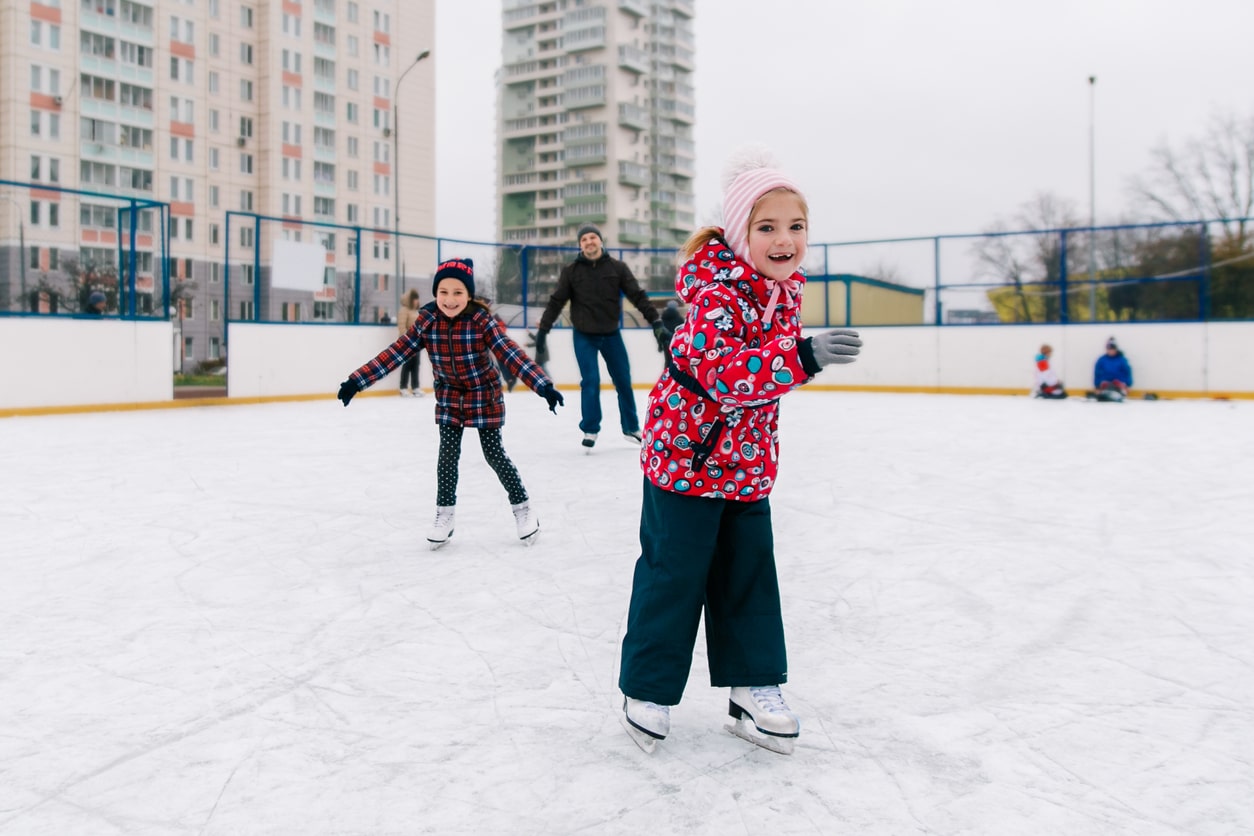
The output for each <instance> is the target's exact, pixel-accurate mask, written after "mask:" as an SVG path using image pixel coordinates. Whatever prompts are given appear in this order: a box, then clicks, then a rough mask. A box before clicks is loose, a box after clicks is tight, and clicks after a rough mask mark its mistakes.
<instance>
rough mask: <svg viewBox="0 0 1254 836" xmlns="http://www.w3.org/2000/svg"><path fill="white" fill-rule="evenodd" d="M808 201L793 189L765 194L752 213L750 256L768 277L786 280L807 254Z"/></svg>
mask: <svg viewBox="0 0 1254 836" xmlns="http://www.w3.org/2000/svg"><path fill="white" fill-rule="evenodd" d="M807 233H808V224H807V221H806V208H805V204H803V203H802V202H801V198H800V197H799V196H798V195H797V194H795V193H794V192H784V191H780V192H771V193H770V194H766V195H763V197H762V199H761V200H759V201H758V202H757V204H756V205H755V206H754V207H753V214H752V215H750V216H749V258H750V260H752V261H753V264H754V266H755V267H757V268H758V272H759V273H761V274H762V275H763V276H765V277H766V278H768V279H772V280H774V281H777V282H778V281H783V280H784V279H787V278H788V277H789V276H791V275H792V274H793V273H795V272H797V270H798V269H799V268H800V267H801V262H802V260H804V259H805V257H806V236H807Z"/></svg>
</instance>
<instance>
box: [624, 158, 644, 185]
mask: <svg viewBox="0 0 1254 836" xmlns="http://www.w3.org/2000/svg"><path fill="white" fill-rule="evenodd" d="M650 180H651V178H650V176H649V167H648V166H646V165H640V164H639V163H632V162H625V161H622V160H620V161H619V163H618V182H619V183H621V184H623V185H624V186H639V187H641V188H643V187H645V186H648V185H649V182H650Z"/></svg>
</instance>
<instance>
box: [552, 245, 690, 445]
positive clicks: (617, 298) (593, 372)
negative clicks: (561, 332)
mask: <svg viewBox="0 0 1254 836" xmlns="http://www.w3.org/2000/svg"><path fill="white" fill-rule="evenodd" d="M579 250H580V252H579V255H578V256H576V257H575V260H574V261H573V262H572V263H570V264H568V265H566V267H565V268H563V269H562V273H561V275H560V276H559V277H558V279H557V289H556V290H554V291H553V295H552V296H551V297H550V298H549V304H548V305H547V306H546V307H545V309H544V314H543V315H542V316H541V317H540V327H539V329H538V330H537V331H536V355H537V356H541V355H546V354H547V353H548V346H547V339H548V335H549V330H550V329H551V328H552V327H553V323H555V322H556V321H557V316H558V314H560V313H561V312H562V308H563V307H565V305H566V303H567V302H570V321H571V325H573V326H574V331H575V337H574V339H575V361H576V362H577V363H579V389H580V394H581V398H580V405H581V407H582V410H583V418H582V419H581V420H580V422H579V429H581V430H583V446H584V447H591V446H592V445H594V444H596V441H597V433H599V432H600V431H601V369H600V367H599V366H598V364H597V356H598V355H600V356H601V357H604V358H605V368H606V369H607V370H608V371H609V373H610V380H612V381H614V390H615V391H616V392H617V393H618V417H619V423H620V425H621V427H622V430H623V438H626V439H627V440H628V441H632V442H634V443H636V444H639V443H640V417H639V415H638V414H637V412H636V397H635V395H634V394H633V393H632V391H631V365H630V363H629V362H628V360H627V347H626V346H625V345H624V344H623V335H622V333H621V332H620V330H619V320H620V319H621V318H622V311H623V305H622V298H621V297H623V296H626V297H627V298H628V299H629V300H631V303H632V304H633V305H635V306H636V310H638V311H640V313H641V315H642V316H644V319H645V321H646V322H648V323H649V324H650V325H652V326H653V335H654V336H655V337H656V338H657V341H658V350H659V351H665V350H666V347H667V345H668V344H669V340H667V339H664V334H663V328H662V322H661V319H660V318H659V317H658V312H657V308H655V307H653V303H652V302H650V301H649V294H647V293H645V292H644V290H643V289H642V288H641V287H640V283H639V282H637V281H636V277H635V276H634V275H632V272H631V268H629V267H628V266H627V265H626V264H624V263H623V262H621V261H619V260H618V259H616V258H613V257H611V256H610V255H609V254H608V253H607V252H605V244H604V240H603V239H602V238H601V230H599V229H597V228H596V227H595V226H593V225H592V224H584V225H583V226H581V227H580V228H579Z"/></svg>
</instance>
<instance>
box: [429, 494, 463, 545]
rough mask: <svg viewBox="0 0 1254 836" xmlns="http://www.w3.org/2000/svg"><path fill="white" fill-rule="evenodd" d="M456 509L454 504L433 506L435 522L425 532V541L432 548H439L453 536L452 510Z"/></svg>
mask: <svg viewBox="0 0 1254 836" xmlns="http://www.w3.org/2000/svg"><path fill="white" fill-rule="evenodd" d="M456 510H457V506H455V505H437V506H435V522H434V523H432V524H431V530H430V531H428V532H427V542H428V543H430V544H431V548H432V550H434V549H438V548H440V546H443V545H444V544H445V543H447V542H448V541H449V538H450V537H452V536H453V512H454V511H456Z"/></svg>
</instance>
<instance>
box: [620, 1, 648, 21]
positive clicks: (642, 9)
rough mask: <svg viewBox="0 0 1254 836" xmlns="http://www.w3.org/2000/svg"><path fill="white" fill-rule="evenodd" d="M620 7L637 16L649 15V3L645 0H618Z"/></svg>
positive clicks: (621, 9)
mask: <svg viewBox="0 0 1254 836" xmlns="http://www.w3.org/2000/svg"><path fill="white" fill-rule="evenodd" d="M618 9H619V11H622V12H626V13H627V14H629V15H635V16H636V17H648V16H649V4H648V3H647V2H645V0H618Z"/></svg>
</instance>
